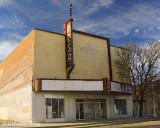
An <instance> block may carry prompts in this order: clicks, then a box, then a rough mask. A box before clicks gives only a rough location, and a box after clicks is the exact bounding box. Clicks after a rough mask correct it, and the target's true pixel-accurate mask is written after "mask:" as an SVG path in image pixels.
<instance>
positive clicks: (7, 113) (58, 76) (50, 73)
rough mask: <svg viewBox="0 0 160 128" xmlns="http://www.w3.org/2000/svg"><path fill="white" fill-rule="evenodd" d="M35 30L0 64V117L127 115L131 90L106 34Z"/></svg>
mask: <svg viewBox="0 0 160 128" xmlns="http://www.w3.org/2000/svg"><path fill="white" fill-rule="evenodd" d="M71 21H72V19H70V20H68V21H67V22H66V23H65V28H64V34H59V33H54V32H51V31H45V30H40V29H34V30H33V31H31V32H30V34H29V35H28V36H27V37H26V38H25V39H24V40H23V41H22V42H21V43H20V44H19V45H18V46H17V47H16V48H15V49H14V50H13V51H12V53H10V54H9V56H8V57H7V58H6V59H5V60H4V61H3V62H2V63H1V64H0V119H1V120H16V121H24V122H31V121H39V122H69V121H76V120H88V119H109V118H122V117H132V116H133V107H132V89H131V88H130V86H129V85H128V84H129V83H127V82H126V83H122V81H121V80H120V79H119V77H118V75H117V73H116V71H117V70H116V68H115V66H114V63H113V61H114V59H116V55H115V52H114V51H115V49H117V48H118V47H115V46H111V45H110V42H109V38H105V37H101V36H97V35H93V34H89V33H85V32H81V31H77V30H72V23H71Z"/></svg>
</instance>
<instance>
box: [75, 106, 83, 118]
mask: <svg viewBox="0 0 160 128" xmlns="http://www.w3.org/2000/svg"><path fill="white" fill-rule="evenodd" d="M76 119H78V120H83V119H84V105H83V103H76Z"/></svg>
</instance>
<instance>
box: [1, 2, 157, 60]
mask: <svg viewBox="0 0 160 128" xmlns="http://www.w3.org/2000/svg"><path fill="white" fill-rule="evenodd" d="M69 3H72V5H73V9H72V10H73V16H72V18H73V19H74V22H73V28H74V29H76V30H80V31H84V32H88V33H92V34H97V35H100V36H104V37H108V38H110V42H111V44H112V45H116V46H120V45H123V44H125V43H127V42H129V41H132V42H139V43H140V44H141V45H145V44H146V43H147V42H149V41H150V40H154V41H157V40H159V39H160V0H0V61H2V60H3V59H4V58H5V57H6V56H7V55H8V54H9V53H10V52H11V51H12V50H13V49H14V48H15V47H16V46H17V45H18V44H19V43H20V42H21V41H22V40H23V39H24V38H25V37H26V36H27V35H28V34H29V33H30V31H32V30H33V29H34V28H39V29H44V30H48V31H53V32H58V33H63V23H64V22H65V21H66V20H68V19H69V7H68V5H69Z"/></svg>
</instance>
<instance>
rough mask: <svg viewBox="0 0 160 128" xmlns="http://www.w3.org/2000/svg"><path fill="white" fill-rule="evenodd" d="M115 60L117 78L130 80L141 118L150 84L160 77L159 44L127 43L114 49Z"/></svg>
mask: <svg viewBox="0 0 160 128" xmlns="http://www.w3.org/2000/svg"><path fill="white" fill-rule="evenodd" d="M115 52H116V55H117V59H116V60H115V61H114V65H115V67H116V68H117V73H118V75H119V78H120V79H121V80H122V81H123V82H125V81H128V80H130V84H131V86H132V88H133V92H134V97H135V99H136V101H139V102H138V103H139V106H140V109H139V116H140V117H142V116H143V100H144V94H145V93H146V90H147V88H148V87H149V86H150V85H151V82H152V81H154V80H157V79H158V78H159V76H160V70H159V69H160V42H155V43H154V42H153V41H151V42H150V43H148V45H147V46H144V47H142V46H140V45H138V44H137V43H132V42H129V43H127V44H126V45H125V46H124V47H122V48H121V49H116V51H115Z"/></svg>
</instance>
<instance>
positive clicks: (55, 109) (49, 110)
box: [46, 98, 64, 119]
mask: <svg viewBox="0 0 160 128" xmlns="http://www.w3.org/2000/svg"><path fill="white" fill-rule="evenodd" d="M46 118H47V119H49V118H64V99H55V98H46Z"/></svg>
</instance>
